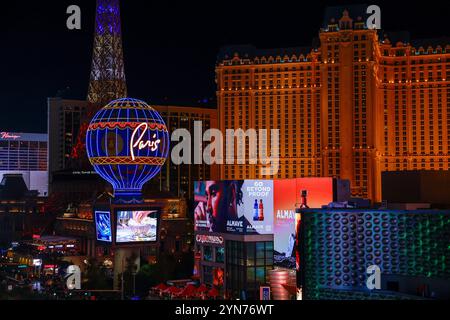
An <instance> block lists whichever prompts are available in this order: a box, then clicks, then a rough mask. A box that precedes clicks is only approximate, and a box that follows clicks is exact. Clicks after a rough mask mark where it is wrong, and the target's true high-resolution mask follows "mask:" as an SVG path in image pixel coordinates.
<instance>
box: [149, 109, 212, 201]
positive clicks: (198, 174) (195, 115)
mask: <svg viewBox="0 0 450 320" xmlns="http://www.w3.org/2000/svg"><path fill="white" fill-rule="evenodd" d="M153 108H155V109H156V110H157V111H158V112H159V113H160V114H161V117H162V118H163V119H164V121H165V123H166V125H167V128H168V130H169V132H170V134H172V133H173V132H174V131H175V130H177V129H186V130H188V131H189V132H190V134H191V138H192V139H191V143H192V147H193V144H194V143H195V140H194V123H195V122H196V121H197V122H201V125H202V129H203V132H204V131H206V130H208V129H212V128H217V111H216V110H215V109H206V108H193V107H175V106H153ZM203 132H202V135H203ZM206 144H207V143H203V150H204V148H205V147H206ZM172 147H173V144H172V146H171V150H170V153H169V159H168V161H166V163H165V165H164V166H163V168H162V170H161V173H160V174H159V175H158V176H157V177H155V178H154V181H155V182H156V183H158V184H159V185H160V189H161V190H166V191H170V192H171V193H172V194H173V195H175V196H178V197H186V198H187V199H192V198H193V197H192V196H193V192H194V182H195V181H202V180H211V179H216V178H218V167H217V166H216V165H213V166H209V165H207V164H205V163H204V162H203V161H202V162H203V163H202V164H194V163H192V164H182V165H175V164H173V162H172V161H171V152H172ZM192 160H193V159H192Z"/></svg>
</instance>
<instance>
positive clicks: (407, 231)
mask: <svg viewBox="0 0 450 320" xmlns="http://www.w3.org/2000/svg"><path fill="white" fill-rule="evenodd" d="M301 221H302V227H301V232H300V237H301V238H300V239H301V240H300V251H301V267H300V268H301V272H300V274H299V278H300V279H301V280H300V281H301V282H302V284H303V297H304V298H305V299H330V297H331V296H333V294H331V293H332V292H334V295H336V296H339V295H341V298H345V295H347V296H348V292H351V291H352V290H353V291H355V292H356V291H361V292H366V293H365V294H363V296H364V295H366V298H367V297H368V298H375V299H378V298H379V297H377V295H378V296H379V294H378V293H376V291H374V292H368V289H367V287H366V281H367V277H368V275H367V274H366V269H367V267H369V266H371V265H377V266H379V267H380V268H381V273H382V274H383V275H395V276H406V277H425V278H434V279H442V280H443V281H450V251H449V249H448V248H449V244H450V212H448V211H447V212H444V211H416V212H412V211H361V210H359V211H357V210H332V211H331V210H330V211H327V210H318V211H314V210H305V211H303V212H302V220H301ZM449 284H450V282H449ZM345 292H347V294H345Z"/></svg>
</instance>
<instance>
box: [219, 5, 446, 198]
mask: <svg viewBox="0 0 450 320" xmlns="http://www.w3.org/2000/svg"><path fill="white" fill-rule="evenodd" d="M347 9H348V10H347ZM365 12H366V8H365V7H364V6H350V7H348V8H346V7H330V8H327V10H326V13H325V22H324V24H323V26H322V28H321V29H320V32H319V39H317V40H318V41H317V40H315V41H313V46H312V47H308V48H283V49H273V50H260V49H256V48H254V47H252V46H238V47H226V48H223V49H222V50H221V52H220V54H219V59H218V64H217V67H216V73H217V84H218V88H217V90H218V91H217V96H218V108H219V109H218V114H219V126H220V128H221V129H222V131H223V132H224V130H226V129H236V128H242V129H243V130H247V129H250V128H253V129H257V130H258V129H280V132H281V136H280V170H279V171H278V174H277V175H276V176H275V177H277V178H291V177H299V176H300V177H303V176H306V177H307V176H330V177H339V178H341V179H348V180H350V181H351V185H352V194H353V195H355V196H363V197H368V198H370V199H372V200H374V201H381V172H383V171H401V170H417V169H422V170H423V169H425V170H448V169H449V168H450V129H449V128H450V85H449V84H450V40H449V39H437V40H423V41H410V40H409V36H408V34H407V33H383V32H381V31H378V30H373V29H369V28H368V27H367V25H366V20H367V14H366V13H365ZM268 140H269V138H268ZM246 147H247V157H248V147H249V146H248V141H247V142H246ZM260 166H261V165H249V164H247V165H244V166H242V165H224V166H222V167H221V170H220V174H221V178H222V179H243V178H246V179H250V178H264V177H261V176H260V172H259V170H258V169H259V167H260Z"/></svg>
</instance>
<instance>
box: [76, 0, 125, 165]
mask: <svg viewBox="0 0 450 320" xmlns="http://www.w3.org/2000/svg"><path fill="white" fill-rule="evenodd" d="M125 97H127V85H126V81H125V68H124V63H123V47H122V29H121V24H120V6H119V0H97V13H96V17H95V34H94V50H93V55H92V67H91V79H90V81H89V90H88V97H87V100H88V101H89V107H88V110H87V113H86V116H85V119H84V121H83V122H82V124H81V125H80V130H79V133H78V136H77V138H76V140H77V142H76V144H75V145H74V146H73V149H72V156H71V158H72V162H71V166H72V167H76V168H83V167H90V164H89V161H87V156H86V147H85V145H86V131H87V129H88V126H89V122H90V121H91V119H92V117H93V116H94V115H95V114H96V113H97V111H98V110H100V109H101V108H102V107H104V106H106V105H107V104H108V103H109V102H111V101H113V100H117V99H120V98H125Z"/></svg>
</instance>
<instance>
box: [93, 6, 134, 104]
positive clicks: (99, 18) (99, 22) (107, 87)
mask: <svg viewBox="0 0 450 320" xmlns="http://www.w3.org/2000/svg"><path fill="white" fill-rule="evenodd" d="M126 96H127V85H126V82H125V68H124V63H123V48H122V30H121V25H120V6H119V0H97V13H96V18H95V38H94V49H93V56H92V68H91V79H90V82H89V91H88V101H89V102H90V103H92V104H93V105H96V106H98V107H103V106H104V105H106V104H108V103H109V102H110V101H112V100H115V99H119V98H125V97H126Z"/></svg>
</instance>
